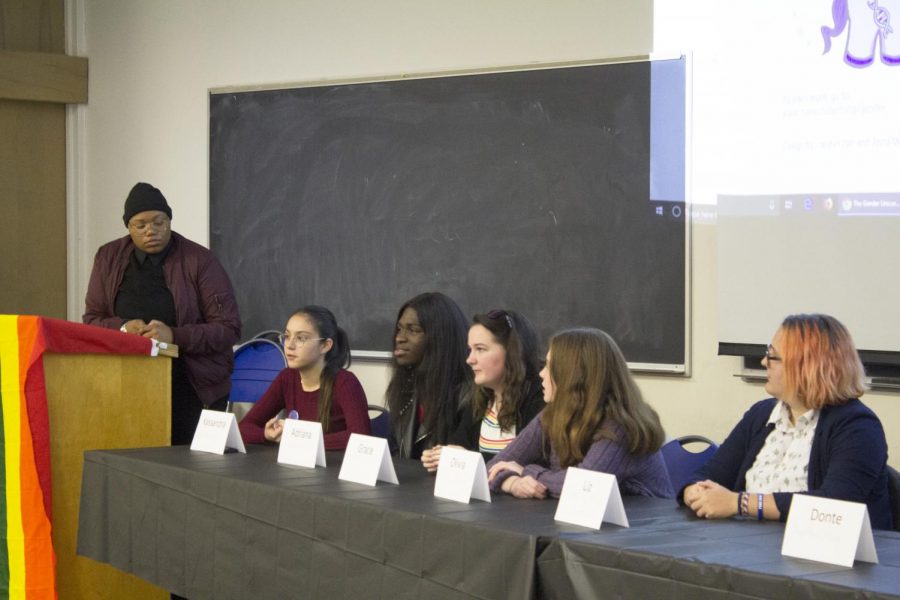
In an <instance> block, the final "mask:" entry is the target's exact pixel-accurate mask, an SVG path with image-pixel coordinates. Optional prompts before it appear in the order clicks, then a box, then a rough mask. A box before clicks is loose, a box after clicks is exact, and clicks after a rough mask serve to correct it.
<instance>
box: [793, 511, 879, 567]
mask: <svg viewBox="0 0 900 600" xmlns="http://www.w3.org/2000/svg"><path fill="white" fill-rule="evenodd" d="M781 553H782V554H783V555H784V556H793V557H794V558H805V559H807V560H815V561H818V562H823V563H828V564H832V565H840V566H842V567H852V566H853V560H854V559H856V560H859V561H863V562H869V563H877V562H878V553H877V552H876V551H875V540H874V539H873V537H872V523H871V522H870V521H869V510H868V508H867V507H866V505H865V504H862V503H859V502H847V501H845V500H834V499H832V498H820V497H818V496H810V495H808V494H794V497H793V499H792V500H791V512H790V513H788V518H787V524H786V525H785V527H784V540H783V541H782V544H781Z"/></svg>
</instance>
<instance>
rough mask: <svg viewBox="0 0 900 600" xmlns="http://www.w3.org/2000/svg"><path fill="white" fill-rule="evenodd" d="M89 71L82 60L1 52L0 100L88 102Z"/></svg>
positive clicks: (86, 64)
mask: <svg viewBox="0 0 900 600" xmlns="http://www.w3.org/2000/svg"><path fill="white" fill-rule="evenodd" d="M87 69H88V62H87V59H86V58H81V57H78V56H66V55H65V54H49V53H47V52H11V51H8V50H0V98H2V99H5V100H34V101H37V102H71V103H76V102H81V103H84V102H87V94H88V80H87Z"/></svg>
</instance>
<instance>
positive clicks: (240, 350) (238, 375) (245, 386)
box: [228, 332, 287, 420]
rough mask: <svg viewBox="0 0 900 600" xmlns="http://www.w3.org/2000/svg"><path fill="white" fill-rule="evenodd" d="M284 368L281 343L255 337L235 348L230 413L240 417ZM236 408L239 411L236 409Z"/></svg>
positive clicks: (229, 399)
mask: <svg viewBox="0 0 900 600" xmlns="http://www.w3.org/2000/svg"><path fill="white" fill-rule="evenodd" d="M263 333H266V332H263ZM285 367H287V359H286V358H285V356H284V351H283V350H282V349H281V346H279V345H278V344H277V343H275V342H273V341H272V340H270V339H267V338H265V337H258V336H257V337H254V338H253V339H251V340H249V341H247V342H244V343H243V344H241V345H240V346H238V347H237V348H235V349H234V372H232V374H231V394H230V395H229V396H228V410H229V412H233V413H235V416H237V417H238V420H240V418H241V417H243V415H244V414H246V412H247V411H248V410H250V405H252V404H253V403H254V402H256V401H257V400H259V398H260V396H262V395H263V393H264V392H265V391H266V390H267V389H268V388H269V385H270V384H271V383H272V380H273V379H275V376H276V375H278V373H279V372H280V371H281V370H282V369H284V368H285ZM239 407H240V410H235V409H237V408H239Z"/></svg>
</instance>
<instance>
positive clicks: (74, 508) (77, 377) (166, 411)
mask: <svg viewBox="0 0 900 600" xmlns="http://www.w3.org/2000/svg"><path fill="white" fill-rule="evenodd" d="M177 355H178V349H177V348H176V347H175V346H173V345H171V344H169V345H166V344H160V343H158V342H156V341H154V340H149V339H147V338H142V337H139V336H134V335H127V334H123V333H120V332H118V331H115V330H109V329H103V328H100V327H91V326H88V325H82V324H80V323H72V322H69V321H63V320H60V319H51V318H47V317H37V316H30V315H0V416H2V418H0V464H2V465H3V466H4V467H5V468H4V469H0V484H2V485H0V504H2V511H3V514H4V515H5V517H6V518H5V527H6V530H7V535H6V536H3V538H2V539H0V595H5V594H10V595H11V596H13V597H23V598H24V597H28V598H32V597H33V598H54V597H58V598H63V599H65V600H69V599H79V598H86V599H87V598H90V599H97V598H100V599H106V598H108V599H110V600H112V599H119V598H128V599H134V598H159V599H162V598H167V597H168V594H167V593H166V592H165V591H164V590H162V589H160V588H158V587H155V586H152V585H150V584H149V583H146V582H143V581H141V580H139V579H137V578H135V577H133V576H131V575H126V574H125V573H122V572H121V571H118V570H116V569H114V568H112V567H110V566H108V565H104V564H101V563H97V562H94V561H92V560H90V559H87V558H82V557H79V556H77V555H76V547H77V538H78V510H79V502H80V498H81V472H82V465H83V457H84V452H85V450H95V449H114V448H126V447H146V446H168V445H169V439H170V430H171V393H172V392H171V389H172V375H171V373H172V360H171V357H172V356H177ZM54 560H55V564H54ZM4 592H5V593H4Z"/></svg>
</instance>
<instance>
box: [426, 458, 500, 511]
mask: <svg viewBox="0 0 900 600" xmlns="http://www.w3.org/2000/svg"><path fill="white" fill-rule="evenodd" d="M434 495H435V497H437V498H445V499H447V500H455V501H456V502H464V503H466V504H468V503H469V499H470V498H475V499H477V500H484V501H485V502H490V501H491V490H490V489H489V488H488V481H487V469H486V468H485V466H484V457H483V456H482V455H481V452H471V451H469V450H464V449H462V448H448V447H445V448H443V449H441V460H440V461H439V462H438V470H437V477H436V479H435V482H434Z"/></svg>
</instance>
